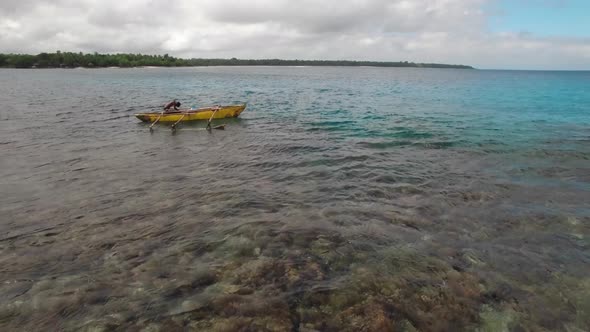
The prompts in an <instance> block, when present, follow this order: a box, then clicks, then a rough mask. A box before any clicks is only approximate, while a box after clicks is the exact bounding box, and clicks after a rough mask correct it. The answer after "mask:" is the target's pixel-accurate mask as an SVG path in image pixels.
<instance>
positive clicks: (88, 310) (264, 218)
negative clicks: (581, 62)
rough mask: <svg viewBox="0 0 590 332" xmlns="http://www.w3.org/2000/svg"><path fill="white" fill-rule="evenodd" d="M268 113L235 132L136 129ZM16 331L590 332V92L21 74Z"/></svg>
mask: <svg viewBox="0 0 590 332" xmlns="http://www.w3.org/2000/svg"><path fill="white" fill-rule="evenodd" d="M172 98H177V99H179V100H181V101H182V102H183V104H184V106H204V105H211V104H234V103H242V102H248V107H247V109H246V111H245V112H244V113H243V114H242V116H241V118H240V119H231V120H224V121H218V123H226V124H227V127H226V130H225V131H213V132H211V133H208V132H207V131H204V130H202V128H203V127H204V125H203V124H194V125H183V126H182V127H181V129H180V130H178V131H177V132H176V134H172V132H171V131H170V129H169V127H167V126H163V125H162V126H158V127H157V129H156V131H155V132H154V133H153V134H150V133H149V131H148V128H147V127H148V125H146V124H143V123H140V122H139V121H138V120H137V119H135V118H134V117H133V114H134V113H135V112H141V111H146V110H154V109H157V107H158V105H162V104H164V103H165V102H166V101H168V100H170V99H172ZM0 102H1V104H2V105H3V107H2V109H0V151H1V159H0V174H1V177H0V234H1V235H0V276H1V279H2V280H1V281H2V284H0V329H1V330H3V331H9V330H28V331H33V330H35V331H36V330H39V331H48V330H67V331H69V330H76V331H77V330H95V331H100V330H125V331H134V330H142V329H145V330H146V331H148V330H151V331H156V330H158V329H160V330H162V331H169V330H182V329H185V330H199V331H205V330H207V331H209V330H212V331H236V330H252V331H260V330H268V331H313V330H318V331H363V330H364V331H385V330H397V331H414V330H420V331H449V330H453V331H458V330H468V331H476V330H477V331H499V330H513V331H555V330H556V331H560V330H561V331H578V330H588V329H590V319H589V317H590V277H589V276H590V252H589V247H590V238H589V236H590V161H589V159H590V73H589V72H519V71H478V70H436V69H398V68H336V67H331V68H275V67H244V68H240V67H236V68H221V67H220V68H184V69H163V68H160V69H97V70H84V69H79V70H2V71H1V72H0Z"/></svg>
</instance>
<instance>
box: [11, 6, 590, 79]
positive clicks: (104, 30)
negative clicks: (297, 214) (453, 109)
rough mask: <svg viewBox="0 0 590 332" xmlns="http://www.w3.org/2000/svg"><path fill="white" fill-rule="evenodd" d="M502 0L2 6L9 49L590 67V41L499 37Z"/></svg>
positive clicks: (537, 66) (504, 66)
mask: <svg viewBox="0 0 590 332" xmlns="http://www.w3.org/2000/svg"><path fill="white" fill-rule="evenodd" d="M491 1H494V0H338V1H336V0H324V1H315V0H313V1H312V0H299V1H292V0H250V1H244V0H171V1H167V0H150V1H140V0H125V1H121V0H118V1H115V0H104V1H100V2H99V1H95V0H80V1H74V0H56V1H48V0H45V1H43V0H38V1H34V0H21V1H18V2H13V1H1V0H0V52H20V53H38V52H42V51H55V50H58V49H59V50H62V51H66V50H68V51H69V50H71V51H83V52H94V51H98V52H142V53H151V54H154V53H159V54H162V53H169V54H172V55H176V56H182V57H224V58H229V57H239V58H289V59H293V58H298V59H359V60H383V61H387V60H389V61H397V60H404V61H405V60H408V61H417V62H441V63H462V64H470V65H474V66H476V67H487V68H489V67H492V68H565V69H574V68H582V69H590V39H582V38H578V39H574V38H567V36H564V37H562V38H555V37H553V38H542V37H536V36H532V35H526V34H516V33H514V34H511V33H504V34H494V33H491V32H489V31H488V30H487V28H486V27H487V24H488V16H487V15H486V12H485V10H484V8H485V5H486V4H488V3H489V2H491Z"/></svg>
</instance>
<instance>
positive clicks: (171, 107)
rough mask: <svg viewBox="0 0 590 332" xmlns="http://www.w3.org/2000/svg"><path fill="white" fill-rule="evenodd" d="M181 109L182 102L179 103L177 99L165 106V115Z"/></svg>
mask: <svg viewBox="0 0 590 332" xmlns="http://www.w3.org/2000/svg"><path fill="white" fill-rule="evenodd" d="M179 107H180V102H178V101H176V99H174V100H173V101H171V102H169V103H168V104H166V105H164V113H169V112H172V110H174V111H178V108H179Z"/></svg>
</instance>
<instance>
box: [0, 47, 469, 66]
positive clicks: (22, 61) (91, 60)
mask: <svg viewBox="0 0 590 332" xmlns="http://www.w3.org/2000/svg"><path fill="white" fill-rule="evenodd" d="M197 66H347V67H359V66H369V67H414V68H454V69H473V67H471V66H465V65H447V64H440V63H415V62H408V61H398V62H381V61H349V60H280V59H263V60H247V59H236V58H231V59H201V58H199V59H196V58H193V59H181V58H175V57H173V56H169V55H168V54H164V55H144V54H131V53H119V54H99V53H87V54H84V53H82V52H80V53H75V52H60V51H57V52H56V53H39V54H37V55H31V54H2V53H0V67H1V68H77V67H84V68H107V67H123V68H131V67H197Z"/></svg>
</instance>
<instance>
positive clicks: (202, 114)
mask: <svg viewBox="0 0 590 332" xmlns="http://www.w3.org/2000/svg"><path fill="white" fill-rule="evenodd" d="M244 109H246V104H243V105H230V106H209V107H202V108H197V109H186V110H178V111H172V112H167V113H164V114H162V113H161V112H150V113H137V114H135V116H136V117H137V118H138V119H140V120H141V121H143V122H154V121H156V120H157V119H158V118H160V120H158V122H177V121H178V120H181V121H182V122H184V121H197V120H209V119H210V118H211V115H213V119H226V118H237V117H238V116H239V115H240V113H242V112H243V111H244ZM214 113H215V114H214ZM160 116H161V117H160Z"/></svg>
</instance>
